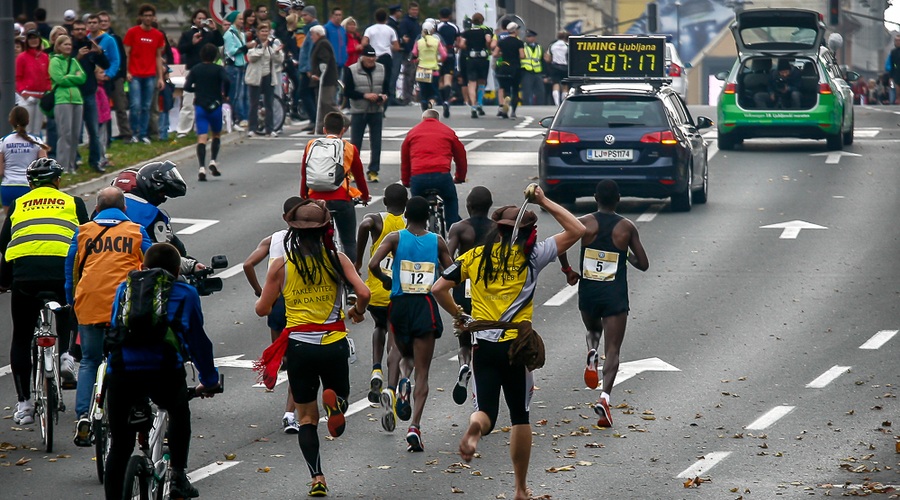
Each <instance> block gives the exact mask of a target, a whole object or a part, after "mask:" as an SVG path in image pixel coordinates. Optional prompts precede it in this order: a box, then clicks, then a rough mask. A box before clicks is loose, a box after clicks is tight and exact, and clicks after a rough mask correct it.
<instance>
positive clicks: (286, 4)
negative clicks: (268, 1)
mask: <svg viewBox="0 0 900 500" xmlns="http://www.w3.org/2000/svg"><path fill="white" fill-rule="evenodd" d="M292 4H293V2H291V0H278V1H277V2H275V6H276V7H278V10H284V11H288V10H291V5H292Z"/></svg>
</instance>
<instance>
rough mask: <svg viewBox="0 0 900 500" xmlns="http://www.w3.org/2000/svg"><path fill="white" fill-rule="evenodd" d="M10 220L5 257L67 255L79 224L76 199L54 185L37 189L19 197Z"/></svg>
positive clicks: (8, 258)
mask: <svg viewBox="0 0 900 500" xmlns="http://www.w3.org/2000/svg"><path fill="white" fill-rule="evenodd" d="M10 223H11V224H10V225H11V228H12V238H11V239H10V241H9V246H7V247H6V260H8V261H12V260H15V259H17V258H19V257H36V256H48V257H65V256H66V254H67V253H68V252H69V244H70V243H72V236H73V235H74V234H75V229H76V228H77V227H78V214H77V212H76V211H75V198H74V197H72V196H70V195H68V194H66V193H63V192H62V191H60V190H58V189H56V188H52V187H38V188H34V189H32V190H31V191H29V192H28V193H27V194H25V195H24V196H20V197H19V198H18V199H17V200H16V205H15V209H14V210H13V213H12V215H11V216H10Z"/></svg>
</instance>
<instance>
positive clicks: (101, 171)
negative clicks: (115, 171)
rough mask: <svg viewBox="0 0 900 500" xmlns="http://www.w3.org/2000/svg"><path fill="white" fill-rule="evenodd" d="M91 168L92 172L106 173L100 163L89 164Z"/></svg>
mask: <svg viewBox="0 0 900 500" xmlns="http://www.w3.org/2000/svg"><path fill="white" fill-rule="evenodd" d="M91 169H93V170H94V172H97V173H100V174H103V173H106V169H105V168H103V165H101V164H97V165H91Z"/></svg>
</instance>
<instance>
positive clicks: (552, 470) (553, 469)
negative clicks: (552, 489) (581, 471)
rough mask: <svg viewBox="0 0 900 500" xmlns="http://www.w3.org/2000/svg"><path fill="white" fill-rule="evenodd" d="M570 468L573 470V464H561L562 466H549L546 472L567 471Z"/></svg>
mask: <svg viewBox="0 0 900 500" xmlns="http://www.w3.org/2000/svg"><path fill="white" fill-rule="evenodd" d="M572 470H575V466H574V465H563V466H562V467H550V468H549V469H547V472H550V473H552V474H556V473H557V472H567V471H572Z"/></svg>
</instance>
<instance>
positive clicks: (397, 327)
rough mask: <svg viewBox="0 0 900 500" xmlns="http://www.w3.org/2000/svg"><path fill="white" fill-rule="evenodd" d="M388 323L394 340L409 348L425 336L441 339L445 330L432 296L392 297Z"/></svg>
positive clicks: (406, 295)
mask: <svg viewBox="0 0 900 500" xmlns="http://www.w3.org/2000/svg"><path fill="white" fill-rule="evenodd" d="M388 321H389V322H390V325H391V333H393V334H394V339H395V340H396V341H397V342H400V343H403V344H405V345H407V346H411V345H412V341H413V339H416V338H421V337H424V336H425V335H434V338H436V339H439V338H441V333H443V330H444V324H443V322H442V321H441V313H440V311H438V306H437V302H436V301H435V300H434V297H432V296H431V295H418V294H417V295H412V294H404V295H398V296H396V297H391V305H390V306H388Z"/></svg>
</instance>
